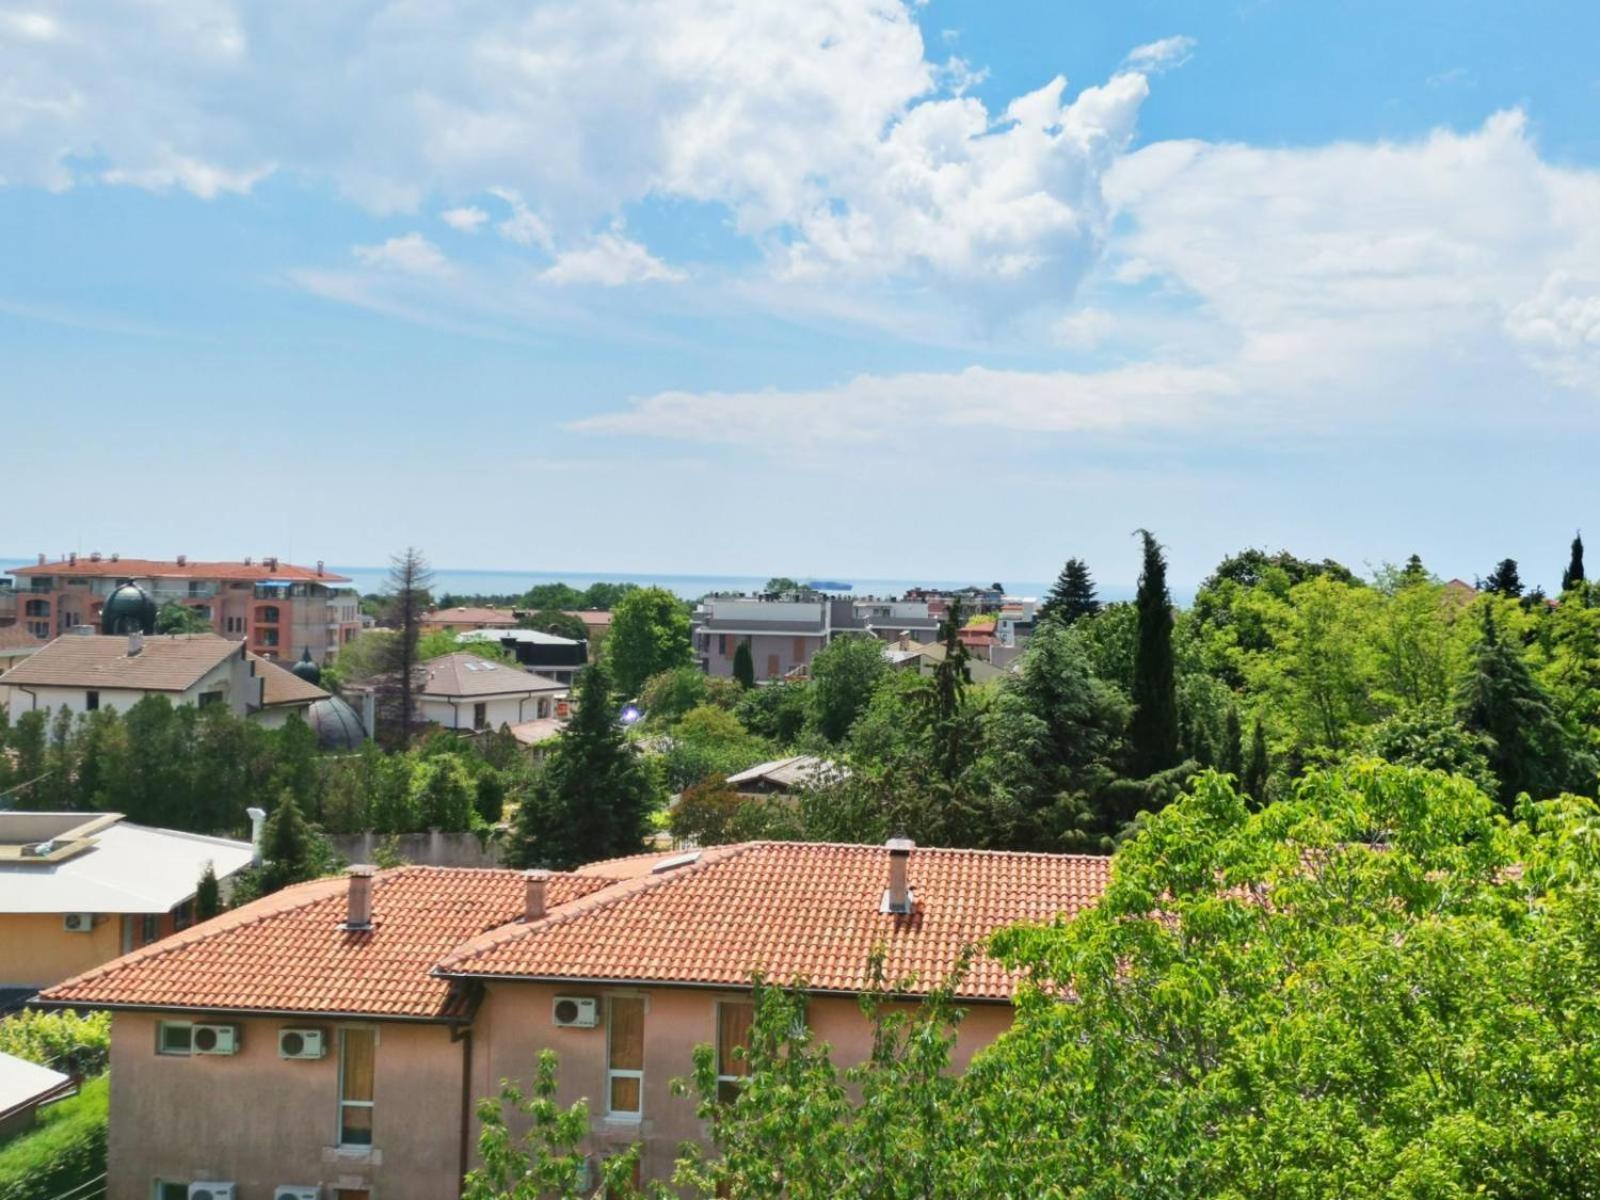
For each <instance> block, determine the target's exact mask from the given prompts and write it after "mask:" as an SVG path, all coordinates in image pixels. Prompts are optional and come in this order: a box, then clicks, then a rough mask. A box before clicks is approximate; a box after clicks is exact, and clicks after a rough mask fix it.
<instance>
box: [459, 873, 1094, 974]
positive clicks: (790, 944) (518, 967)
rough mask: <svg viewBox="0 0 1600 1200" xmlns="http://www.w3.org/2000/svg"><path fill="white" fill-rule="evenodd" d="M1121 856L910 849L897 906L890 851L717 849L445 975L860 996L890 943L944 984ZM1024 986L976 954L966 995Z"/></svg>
mask: <svg viewBox="0 0 1600 1200" xmlns="http://www.w3.org/2000/svg"><path fill="white" fill-rule="evenodd" d="M650 857H655V858H657V859H658V860H659V858H660V857H661V856H650ZM669 857H670V856H669ZM625 861H628V862H639V863H640V864H641V866H642V860H625ZM1110 861H1111V860H1110V859H1108V858H1096V857H1089V856H1079V855H1056V854H1011V853H1001V852H996V851H977V850H926V849H917V850H913V851H912V852H911V857H910V863H909V875H910V883H911V890H912V894H913V896H914V897H915V908H914V910H913V911H912V912H911V913H910V914H908V915H904V916H901V915H895V914H891V913H884V912H880V911H879V909H880V905H881V902H882V899H883V894H884V891H885V888H886V887H887V884H888V875H889V857H888V853H887V851H885V850H884V849H883V848H882V847H878V846H842V845H818V844H800V843H789V842H755V843H749V844H746V845H743V846H734V847H722V848H718V849H714V850H707V851H705V852H704V853H703V854H702V855H701V856H700V858H699V860H698V861H696V862H694V863H692V864H691V865H687V866H682V867H679V868H677V869H676V870H671V871H667V872H665V873H662V874H648V873H645V874H638V875H637V876H636V877H635V878H632V879H629V880H627V881H625V882H622V883H618V884H616V885H615V886H613V887H612V888H609V889H607V890H605V891H602V892H596V893H594V894H593V895H590V896H588V897H586V898H584V899H581V900H578V901H576V902H575V903H573V904H572V905H570V906H568V907H567V908H566V909H564V910H563V911H561V912H559V913H553V914H551V915H550V916H549V917H548V918H546V919H545V920H544V921H540V922H538V923H536V924H533V925H517V926H513V927H510V928H508V929H503V930H496V931H492V932H489V933H486V934H484V935H482V936H481V937H479V938H477V939H475V940H474V941H473V942H471V943H468V944H467V945H465V946H463V947H462V948H461V949H460V950H459V951H457V952H456V953H455V954H452V955H451V956H450V957H448V958H447V959H445V960H444V961H443V962H442V963H441V968H440V969H441V970H442V971H444V972H447V973H451V974H459V975H463V976H487V977H522V978H536V979H558V980H559V979H571V980H618V981H630V982H656V983H672V984H695V985H705V986H725V987H739V986H742V985H746V984H748V982H749V980H750V977H751V974H752V972H755V971H760V972H762V973H763V974H764V975H765V976H766V977H767V978H769V979H771V980H774V981H775V982H781V983H790V982H797V981H799V982H804V983H805V984H806V985H807V986H808V987H810V988H812V989H815V990H817V991H838V992H858V991H860V990H862V988H864V987H866V986H867V985H868V983H869V975H868V959H869V956H870V955H871V954H872V953H873V951H874V949H875V948H881V949H882V950H883V952H884V954H885V964H884V965H885V971H886V973H887V976H888V978H889V979H890V980H898V979H901V978H904V977H906V976H914V977H915V979H916V984H917V986H915V987H914V988H913V990H922V989H924V988H926V987H929V986H932V985H936V984H938V983H940V982H942V981H943V979H944V978H945V976H946V975H947V974H948V973H949V971H950V970H951V968H952V967H953V966H954V964H955V962H956V960H957V958H958V956H959V954H960V952H961V950H962V949H963V947H967V946H981V945H982V943H983V942H984V940H985V939H986V938H987V937H988V935H989V934H990V933H992V932H993V931H994V930H996V929H998V928H1000V927H1002V926H1004V925H1008V924H1012V923H1015V922H1018V921H1048V920H1051V919H1052V918H1054V917H1055V916H1056V915H1057V914H1071V913H1073V912H1076V911H1077V910H1078V909H1080V908H1083V907H1085V906H1086V905H1089V904H1092V903H1093V902H1094V901H1095V900H1096V899H1097V898H1098V897H1099V895H1100V894H1101V892H1102V891H1103V890H1104V888H1105V886H1106V883H1107V881H1108V879H1109V875H1110ZM646 869H647V868H646ZM1016 983H1017V980H1016V978H1015V977H1014V976H1012V975H1011V974H1010V973H1009V972H1007V971H1006V970H1005V969H1004V968H1002V967H1001V965H1000V964H999V963H997V962H995V961H994V960H992V959H990V958H988V957H987V956H985V955H982V954H979V955H977V956H976V957H975V958H974V960H973V963H972V968H971V970H970V972H969V973H968V975H967V978H966V980H965V982H964V983H963V984H962V986H961V988H960V994H961V995H962V996H964V997H966V998H969V999H983V1000H1004V999H1007V998H1009V997H1010V995H1011V994H1012V992H1013V990H1014V989H1015V986H1016Z"/></svg>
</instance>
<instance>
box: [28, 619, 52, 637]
mask: <svg viewBox="0 0 1600 1200" xmlns="http://www.w3.org/2000/svg"><path fill="white" fill-rule="evenodd" d="M28 632H29V633H31V634H33V636H34V637H36V638H41V639H43V640H45V641H49V640H50V622H49V621H29V622H28Z"/></svg>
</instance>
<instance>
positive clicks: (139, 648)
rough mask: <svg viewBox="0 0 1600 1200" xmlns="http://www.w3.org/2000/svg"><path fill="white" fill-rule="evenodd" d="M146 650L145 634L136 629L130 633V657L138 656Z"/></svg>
mask: <svg viewBox="0 0 1600 1200" xmlns="http://www.w3.org/2000/svg"><path fill="white" fill-rule="evenodd" d="M143 651H144V634H143V633H142V632H140V631H139V630H137V629H135V630H134V631H133V632H132V633H130V634H128V657H129V658H137V657H138V656H139V655H140V654H141V653H142V652H143Z"/></svg>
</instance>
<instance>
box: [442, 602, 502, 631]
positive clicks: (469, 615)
mask: <svg viewBox="0 0 1600 1200" xmlns="http://www.w3.org/2000/svg"><path fill="white" fill-rule="evenodd" d="M516 625H517V614H516V613H514V612H513V611H512V610H511V609H509V608H472V607H468V606H467V605H464V604H463V605H457V606H456V607H454V608H430V609H429V610H428V611H427V612H425V613H423V614H422V622H421V629H422V632H423V633H466V632H468V631H469V630H473V629H515V628H516Z"/></svg>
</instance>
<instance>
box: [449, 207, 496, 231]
mask: <svg viewBox="0 0 1600 1200" xmlns="http://www.w3.org/2000/svg"><path fill="white" fill-rule="evenodd" d="M439 219H440V220H441V221H443V222H444V223H445V224H446V225H448V226H450V228H451V229H454V230H456V231H457V232H460V233H477V232H478V230H479V229H481V228H483V225H484V222H486V221H487V220H488V219H489V214H488V213H486V212H484V211H483V209H481V208H473V207H471V206H468V207H465V208H449V209H446V210H445V211H444V212H442V213H440V214H439Z"/></svg>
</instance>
